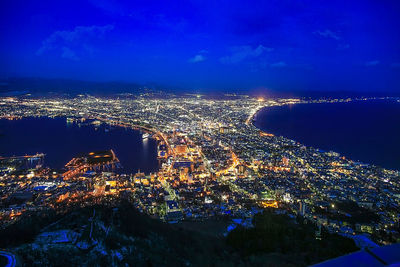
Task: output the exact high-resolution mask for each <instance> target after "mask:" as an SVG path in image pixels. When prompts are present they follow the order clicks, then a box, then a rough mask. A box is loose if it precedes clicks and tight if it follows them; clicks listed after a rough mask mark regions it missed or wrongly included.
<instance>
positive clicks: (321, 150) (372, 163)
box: [248, 98, 400, 171]
mask: <svg viewBox="0 0 400 267" xmlns="http://www.w3.org/2000/svg"><path fill="white" fill-rule="evenodd" d="M364 101H365V102H372V101H394V102H398V100H397V99H396V98H379V99H376V98H370V99H354V100H351V101H348V102H329V101H327V102H318V103H315V102H311V103H304V102H299V103H296V104H343V103H360V102H364ZM288 105H295V104H283V105H271V106H263V107H260V108H259V109H257V110H256V111H255V112H254V113H252V115H251V120H250V122H249V124H248V125H249V126H252V127H254V129H256V130H258V131H260V133H261V134H265V136H277V137H281V138H285V139H288V140H292V141H295V142H296V143H299V144H302V145H304V146H306V147H308V148H313V149H316V150H318V151H320V152H335V153H338V154H340V155H341V156H344V157H346V158H348V159H350V160H351V161H353V162H355V163H360V164H366V165H370V166H376V167H382V168H384V169H388V170H393V171H400V168H399V167H395V166H383V165H382V163H381V164H380V163H375V162H374V160H373V159H370V160H366V159H359V158H357V156H351V154H352V153H348V152H337V149H335V148H334V147H333V146H330V148H328V149H321V148H318V146H319V145H316V144H315V145H309V144H306V142H305V141H297V140H296V139H294V138H291V137H287V136H286V135H282V134H273V133H269V132H267V131H265V129H261V128H259V127H257V126H256V125H255V122H256V119H255V117H256V116H257V115H258V114H259V113H260V112H262V111H263V110H265V109H266V108H270V107H284V106H288ZM366 145H367V144H366ZM354 151H355V152H357V150H354ZM348 155H349V156H348Z"/></svg>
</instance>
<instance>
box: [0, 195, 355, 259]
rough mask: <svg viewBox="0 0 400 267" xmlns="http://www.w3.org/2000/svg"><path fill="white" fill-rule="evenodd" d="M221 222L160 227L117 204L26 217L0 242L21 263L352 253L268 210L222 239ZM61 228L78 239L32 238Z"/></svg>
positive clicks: (333, 238)
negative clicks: (84, 244)
mask: <svg viewBox="0 0 400 267" xmlns="http://www.w3.org/2000/svg"><path fill="white" fill-rule="evenodd" d="M196 224H197V225H196ZM198 224H201V225H203V224H204V225H207V227H200V226H199V225H198ZM223 224H224V222H223V221H215V222H212V221H210V222H203V223H201V222H193V223H192V224H191V222H185V223H181V224H175V225H171V224H166V223H163V222H161V221H159V220H155V219H152V218H150V217H149V216H147V215H145V214H142V213H140V212H139V211H138V210H136V209H135V208H134V207H133V205H132V204H130V203H128V202H125V201H122V202H119V203H117V204H115V205H109V204H107V203H103V204H96V205H92V206H88V207H84V208H80V207H75V208H73V209H71V210H70V211H69V212H67V213H66V214H63V215H57V214H55V213H51V212H49V211H47V212H42V213H40V214H36V215H34V214H31V215H29V216H24V217H23V218H21V220H19V221H17V222H16V223H14V224H13V225H10V226H8V227H7V228H5V229H3V230H1V231H0V242H1V247H3V248H6V249H10V250H12V251H13V252H15V253H16V254H17V255H18V256H19V258H20V259H21V260H22V266H66V265H68V266H126V264H127V265H129V266H132V265H134V266H160V265H161V266H187V265H191V266H248V265H262V266H276V265H292V266H293V265H296V266H298V265H307V264H310V263H316V262H319V261H322V260H325V259H328V258H332V257H336V256H339V255H342V254H345V253H348V252H351V251H354V250H356V248H355V246H354V243H353V242H352V241H351V240H348V239H346V238H342V237H340V236H337V235H330V234H327V233H323V239H322V240H321V241H319V240H316V239H315V227H314V226H312V225H309V224H305V223H302V222H301V221H299V222H297V221H295V220H292V219H290V218H289V217H287V216H285V215H276V214H275V213H273V212H269V211H265V213H264V214H262V215H261V214H260V215H257V216H255V218H254V225H255V227H254V228H250V229H244V228H237V229H236V230H234V231H232V232H231V233H230V234H229V235H228V237H227V238H224V237H223V236H222V235H221V226H223ZM209 228H214V229H209ZM223 228H224V227H222V229H223ZM217 229H218V230H217ZM61 230H64V231H69V232H71V233H74V235H76V236H77V238H76V239H74V240H71V241H68V242H62V243H52V242H48V241H40V240H38V239H35V237H36V236H37V235H38V234H40V233H41V232H57V231H61ZM218 233H219V234H218ZM82 243H86V244H87V246H86V248H82V247H80V246H79V245H78V244H82Z"/></svg>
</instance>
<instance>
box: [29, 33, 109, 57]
mask: <svg viewBox="0 0 400 267" xmlns="http://www.w3.org/2000/svg"><path fill="white" fill-rule="evenodd" d="M113 29H114V26H113V25H105V26H96V25H93V26H77V27H75V29H74V30H72V31H55V32H54V33H52V34H51V35H50V36H49V37H48V38H47V39H45V40H44V41H43V42H42V46H41V47H40V48H39V49H38V50H37V52H36V54H37V55H43V54H44V53H46V52H48V51H52V50H54V51H57V52H59V53H60V56H61V57H62V58H67V59H72V60H78V59H79V57H78V56H77V51H80V50H84V51H86V52H91V51H93V49H92V48H91V45H90V43H92V42H93V41H95V40H98V39H101V38H103V36H104V34H105V33H107V32H109V31H112V30H113Z"/></svg>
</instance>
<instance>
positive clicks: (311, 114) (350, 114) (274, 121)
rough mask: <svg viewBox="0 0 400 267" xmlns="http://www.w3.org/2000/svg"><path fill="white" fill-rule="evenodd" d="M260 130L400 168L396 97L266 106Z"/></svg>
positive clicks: (259, 116) (259, 119)
mask: <svg viewBox="0 0 400 267" xmlns="http://www.w3.org/2000/svg"><path fill="white" fill-rule="evenodd" d="M254 125H255V126H256V127H258V128H259V129H261V130H263V131H266V132H268V133H272V134H275V135H279V136H284V137H286V138H289V139H293V140H296V141H298V142H300V143H302V144H304V145H306V146H312V147H315V148H319V149H321V150H324V151H335V152H338V153H340V154H341V155H343V156H345V157H347V158H349V159H352V160H354V161H359V162H363V163H368V164H374V165H377V166H380V167H384V168H388V169H394V170H400V102H398V101H396V100H395V99H384V100H367V101H365V100H364V101H361V100H360V101H351V102H341V103H315V104H293V105H286V106H275V107H266V108H263V109H262V110H260V111H259V112H258V113H257V114H256V115H255V117H254Z"/></svg>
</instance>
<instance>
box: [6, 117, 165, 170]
mask: <svg viewBox="0 0 400 267" xmlns="http://www.w3.org/2000/svg"><path fill="white" fill-rule="evenodd" d="M68 118H71V117H67V116H21V117H18V118H15V117H12V118H10V117H0V121H1V120H4V121H10V123H13V121H20V120H24V119H28V120H29V119H33V120H35V119H36V120H40V119H50V120H54V119H59V120H61V121H65V124H68ZM74 119H76V121H73V124H74V125H75V127H79V126H78V121H80V119H82V118H74ZM84 119H85V120H86V123H85V124H84V125H83V126H88V127H91V128H92V129H96V128H98V127H99V126H101V127H103V128H105V127H107V126H114V127H115V129H121V130H123V129H125V130H130V131H138V132H139V133H138V134H141V133H142V132H146V133H150V134H151V135H150V136H149V137H148V138H147V139H153V140H154V141H155V142H156V143H157V144H158V142H159V141H160V139H158V137H155V135H157V136H158V135H159V134H158V132H157V131H156V130H154V129H150V128H147V127H145V126H141V125H128V124H123V123H110V122H108V121H106V120H104V119H99V118H84ZM96 120H98V121H101V124H103V125H101V124H93V122H94V121H96ZM65 127H67V125H65ZM103 130H104V129H103ZM104 132H106V131H104ZM0 135H1V133H0ZM157 147H158V145H156V155H155V159H156V160H158V158H157ZM110 149H111V148H110ZM60 153H61V152H60ZM76 153H77V154H78V153H79V151H78V152H76ZM46 154H47V153H46ZM19 156H25V154H23V155H22V154H21V155H14V154H13V155H11V156H8V155H6V154H4V156H3V155H1V154H0V157H4V158H9V157H19ZM117 156H118V155H117ZM66 163H67V162H66ZM45 166H47V167H49V168H52V169H53V168H54V169H57V170H62V169H63V168H64V167H65V166H64V165H63V167H61V168H58V167H54V166H50V165H48V164H45ZM123 169H124V166H122V169H121V170H122V172H120V173H121V174H126V175H132V174H135V173H137V171H136V172H134V171H123ZM159 169H160V166H158V167H157V168H156V170H152V171H150V172H148V173H147V172H144V173H145V174H149V173H153V172H158V171H159ZM140 170H141V168H138V171H140ZM141 172H143V171H141Z"/></svg>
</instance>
